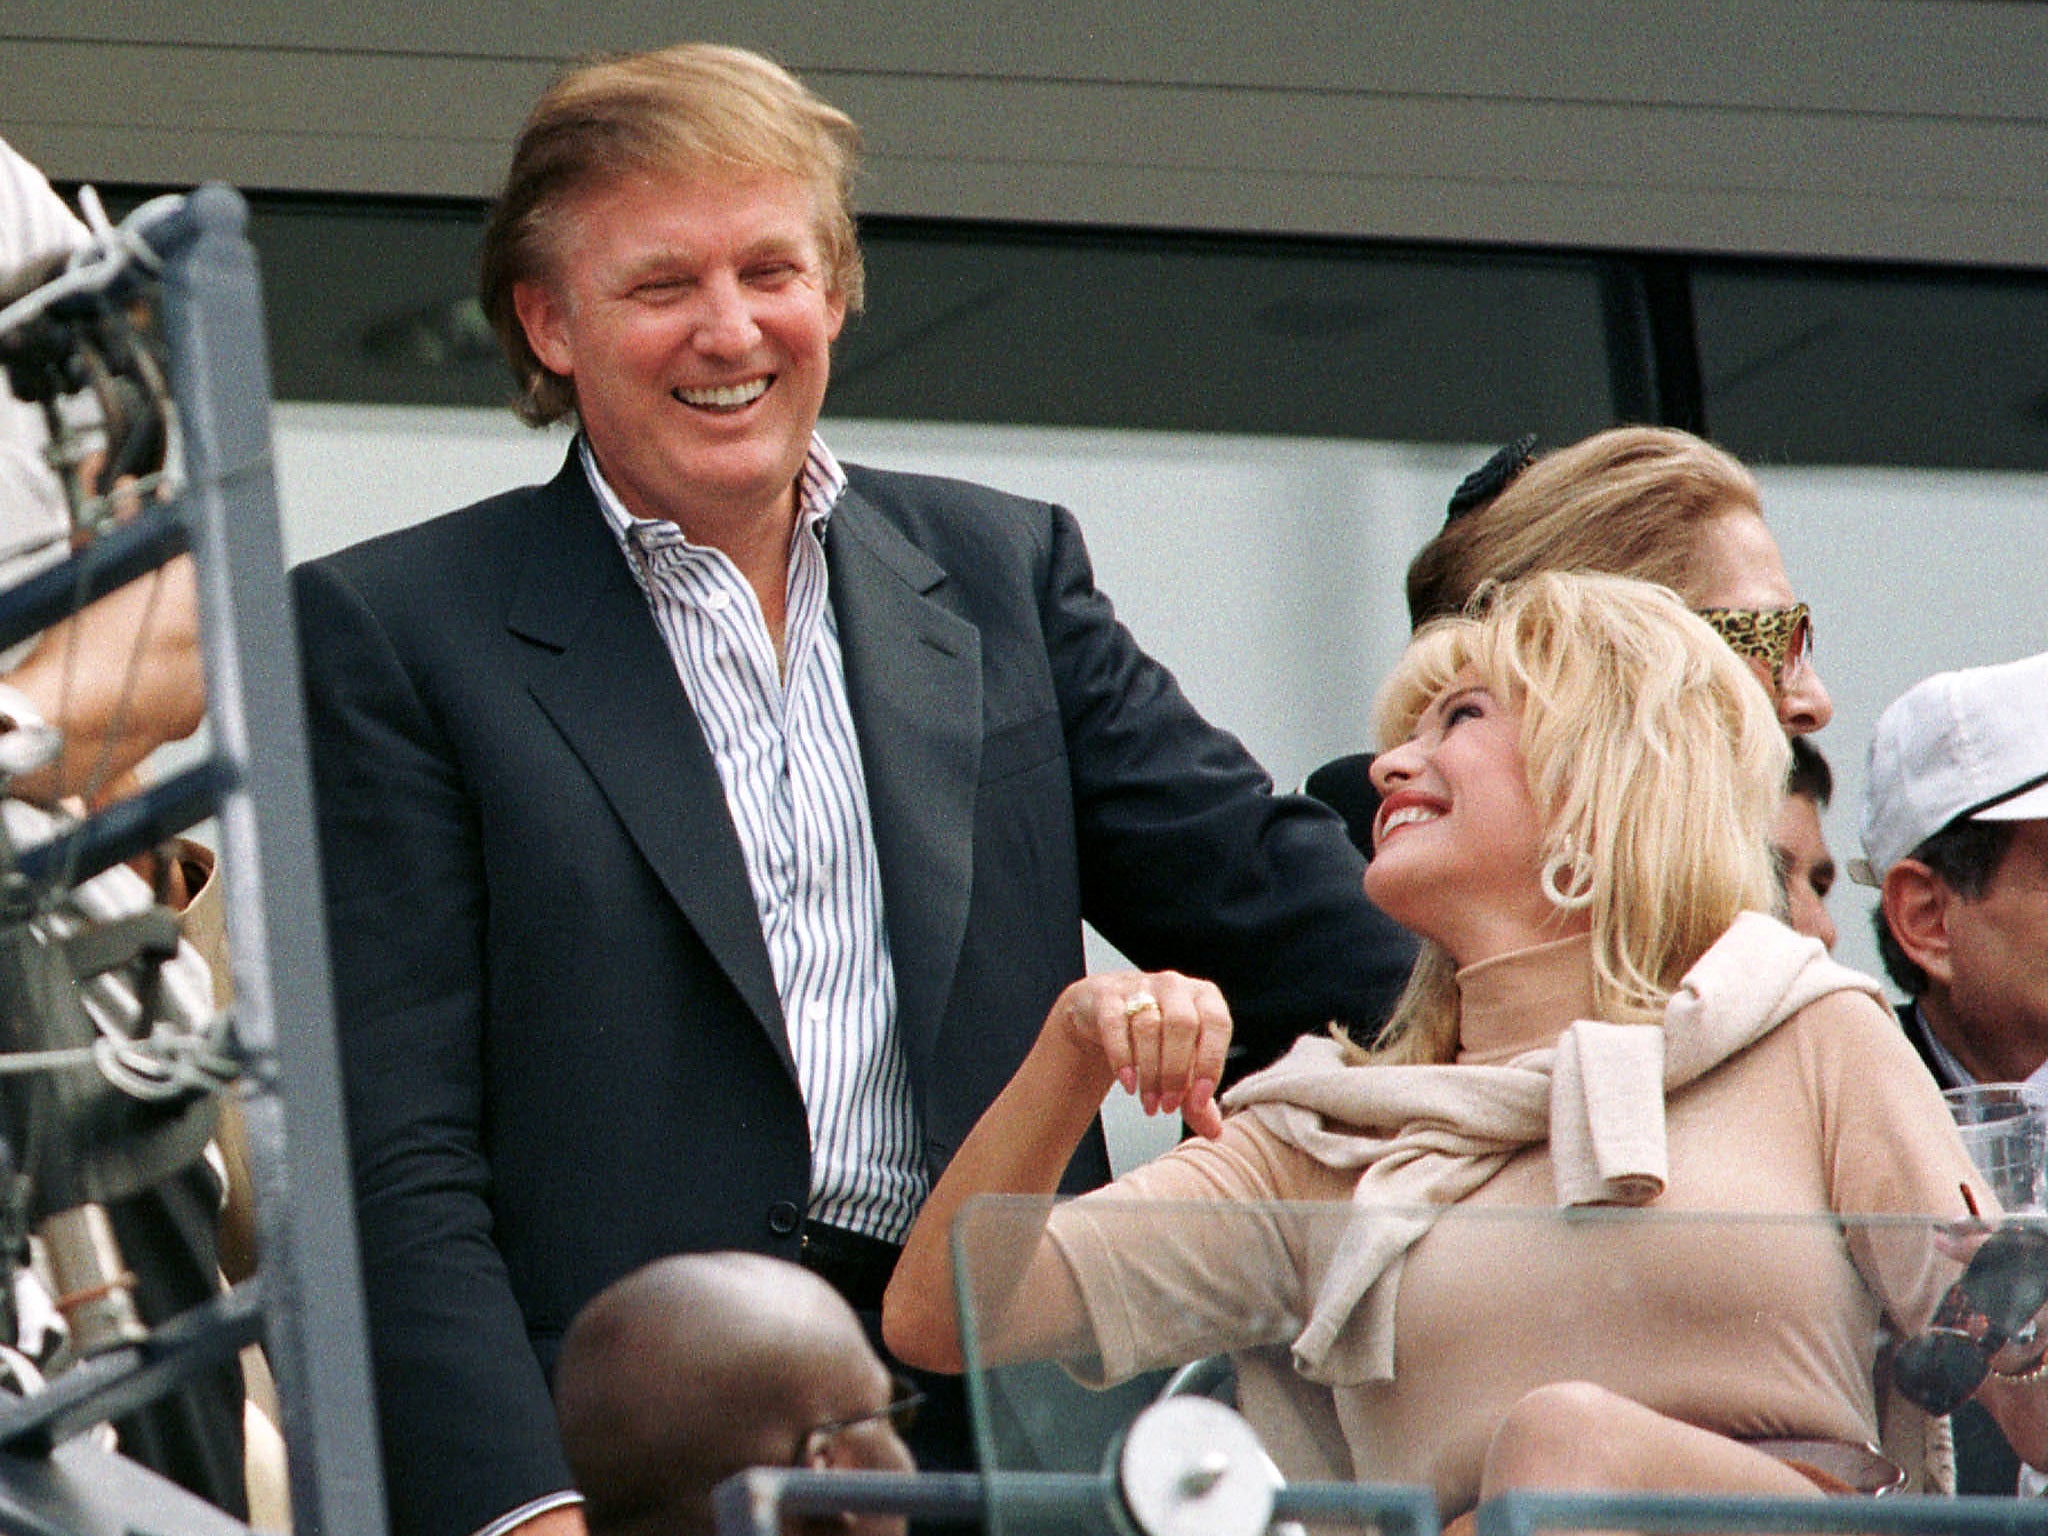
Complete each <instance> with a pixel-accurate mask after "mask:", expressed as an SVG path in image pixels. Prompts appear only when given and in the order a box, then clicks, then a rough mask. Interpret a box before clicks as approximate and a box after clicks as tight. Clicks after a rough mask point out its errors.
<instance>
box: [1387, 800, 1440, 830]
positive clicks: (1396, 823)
mask: <svg viewBox="0 0 2048 1536" xmlns="http://www.w3.org/2000/svg"><path fill="white" fill-rule="evenodd" d="M1442 814H1443V813H1442V812H1441V811H1432V810H1431V809H1429V807H1427V806H1423V805H1407V806H1403V807H1402V808H1401V809H1400V810H1398V811H1396V812H1394V814H1393V815H1391V816H1389V817H1388V818H1387V830H1388V831H1389V832H1391V831H1393V830H1394V828H1396V827H1405V826H1408V825H1410V824H1411V823H1413V822H1418V821H1435V820H1436V819H1437V817H1438V816H1440V815H1442Z"/></svg>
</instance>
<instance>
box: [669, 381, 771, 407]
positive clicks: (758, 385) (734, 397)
mask: <svg viewBox="0 0 2048 1536" xmlns="http://www.w3.org/2000/svg"><path fill="white" fill-rule="evenodd" d="M767 393H768V381H767V380H766V379H749V380H748V381H747V382H746V383H744V384H715V385H713V386H712V387H711V388H709V389H682V388H678V389H677V390H676V392H675V395H676V398H677V399H678V400H680V401H682V402H683V404H685V405H706V406H710V407H712V408H713V409H715V410H728V411H729V410H735V409H737V408H738V407H740V406H742V405H751V404H753V403H754V402H755V401H756V400H758V399H760V398H761V397H762V396H763V395H765V394H767Z"/></svg>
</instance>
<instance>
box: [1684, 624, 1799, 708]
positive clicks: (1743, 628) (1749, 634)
mask: <svg viewBox="0 0 2048 1536" xmlns="http://www.w3.org/2000/svg"><path fill="white" fill-rule="evenodd" d="M1695 611H1696V612H1697V613H1698V614H1699V616H1700V617H1701V618H1703V619H1705V620H1706V621H1707V623H1708V624H1709V625H1710V626H1711V627H1712V628H1713V631H1714V633H1715V634H1717V635H1719V636H1720V637H1721V638H1722V639H1723V640H1725V641H1727V642H1728V649H1730V650H1731V651H1733V652H1735V654H1736V655H1738V656H1746V657H1748V658H1749V659H1750V660H1752V661H1760V662H1762V663H1763V664H1764V670H1765V671H1766V672H1768V673H1769V674H1770V676H1771V679H1772V681H1773V682H1774V683H1776V685H1777V687H1778V690H1779V691H1780V692H1783V691H1784V690H1785V689H1787V688H1789V687H1790V686H1791V685H1792V679H1793V677H1794V676H1795V675H1796V674H1797V673H1798V671H1799V669H1800V668H1801V667H1805V666H1809V665H1811V664H1812V662H1813V612H1812V610H1811V609H1809V608H1808V607H1807V606H1806V604H1804V603H1794V604H1793V605H1792V606H1791V607H1790V608H1700V609H1697V610H1695Z"/></svg>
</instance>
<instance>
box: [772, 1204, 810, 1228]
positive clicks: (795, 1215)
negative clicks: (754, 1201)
mask: <svg viewBox="0 0 2048 1536" xmlns="http://www.w3.org/2000/svg"><path fill="white" fill-rule="evenodd" d="M802 1223H803V1213H802V1212H801V1211H799V1210H798V1209H797V1208H796V1206H795V1205H794V1204H793V1203H791V1202H790V1201H788V1200H778V1201H776V1202H775V1203H774V1204H773V1205H771V1206H769V1207H768V1230H769V1231H770V1232H773V1233H774V1234H775V1235H776V1236H777V1237H788V1236H789V1235H790V1234H791V1233H792V1232H794V1231H796V1229H797V1228H798V1227H799V1226H800V1225H802Z"/></svg>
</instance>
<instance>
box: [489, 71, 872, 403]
mask: <svg viewBox="0 0 2048 1536" xmlns="http://www.w3.org/2000/svg"><path fill="white" fill-rule="evenodd" d="M859 162H860V130H859V129H858V128H857V127H855V126H854V122H853V119H852V118H850V117H848V116H847V115H846V114H845V113H844V112H842V111H840V110H839V109H838V108H837V107H835V106H833V105H831V104H830V103H829V102H826V101H824V100H822V99H820V98H819V97H818V96H817V95H815V94H814V93H813V92H812V91H811V90H810V89H809V87H807V86H805V85H804V83H803V82H802V81H800V80H798V79H797V78H796V76H794V75H792V74H790V73H789V72H788V71H787V70H785V69H783V68H782V66H781V65H779V64H776V63H775V62H773V61H772V60H770V59H766V58H763V57H762V56H761V55H760V54H758V53H752V52H750V51H748V50H747V49H745V48H729V47H725V46H723V45H720V44H715V43H681V44H678V45H677V46H675V47H672V48H659V49H655V50H654V51H652V52H649V53H635V54H628V55H625V56H623V57H619V58H607V59H598V60H595V61H593V62H590V63H586V64H580V65H578V66H576V67H575V68H572V69H570V70H568V71H567V72H566V73H564V74H563V75H562V76H561V77H560V78H558V79H557V80H556V81H555V82H554V83H553V84H552V85H550V86H549V87H548V89H547V91H546V93H545V94H544V95H542V97H541V99H540V101H539V102H538V103H537V104H536V105H535V106H534V109H533V111H532V113H531V114H529V115H528V117H527V119H526V126H525V127H524V128H522V129H521V130H520V133H519V140H518V142H517V143H516V144H515V145H514V146H513V149H512V166H511V169H510V170H509V171H508V172H507V173H506V176H505V188H504V191H503V192H502V193H500V194H499V197H498V201H497V203H496V205H495V206H494V207H493V208H492V210H491V218H490V222H489V224H488V225H487V226H486V227H485V230H484V244H483V255H482V258H481V261H480V264H479V265H480V277H479V287H480V289H481V292H482V299H483V307H484V313H485V315H486V316H488V317H489V319H490V322H491V329H492V330H494V331H495V332H496V333H497V336H498V344H499V346H500V348H501V349H502V350H503V351H504V354H505V360H506V362H507V363H508V364H509V365H510V367H511V369H512V375H513V378H514V380H515V381H516V382H517V384H518V387H519V394H518V397H517V399H516V400H515V401H514V403H513V409H514V410H515V411H517V412H518V413H519V416H520V418H521V419H522V420H523V421H526V422H529V423H531V424H532V425H535V426H544V425H546V424H547V423H548V422H551V421H557V420H560V419H561V418H562V417H564V416H567V415H568V414H569V413H570V412H571V411H573V410H575V408H576V390H575V386H574V385H573V384H572V383H571V382H570V380H568V379H566V378H563V377H562V376H560V375H559V374H555V373H551V372H549V371H548V369H547V367H546V365H545V364H543V363H542V362H541V360H540V358H539V357H537V356H536V355H535V354H534V351H533V348H532V346H531V345H530V344H529V343H528V341H527V339H526V330H525V327H524V326H522V325H521V324H520V323H519V315H518V312H517V310H516V308H515V307H514V304H513V293H514V290H515V289H516V287H517V286H518V285H519V284H520V283H523V282H536V281H545V280H547V279H549V278H550V277H552V276H553V274H554V271H555V267H556V263H557V261H558V260H559V258H560V254H561V245H562V239H563V236H564V233H565V232H566V231H567V230H568V229H569V228H570V227H571V223H572V215H573V210H572V208H571V204H573V203H574V202H575V200H576V199H577V197H579V196H580V195H581V194H582V193H584V192H586V191H588V190H590V189H592V188H595V187H602V186H608V185H610V184H612V183H614V182H616V181H619V180H620V179H622V178H624V177H627V176H631V175H636V174H642V173H647V172H663V173H668V172H673V173H680V174H684V175H699V174H710V175H720V176H724V175H733V174H739V175H750V174H755V175H758V174H774V175H783V176H792V177H795V178H796V179H797V180H799V181H801V182H803V183H804V184H805V185H806V186H808V187H810V189H811V192H812V196H813V198H814V200H815V202H816V204H817V221H818V222H817V235H818V243H819V247H820V252H821V254H822V256H823V258H824V266H825V275H826V281H827V283H828V286H829V290H830V292H832V293H833V294H836V295H838V296H839V297H841V298H843V299H845V301H846V311H847V313H848V314H859V313H860V307H861V300H862V298H863V296H864V289H865V273H864V268H863V266H862V262H861V254H860V240H859V237H858V235H857V233H856V231H855V229H854V220H853V177H854V172H855V170H856V169H857V167H858V165H859Z"/></svg>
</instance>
